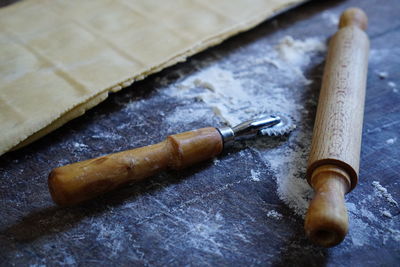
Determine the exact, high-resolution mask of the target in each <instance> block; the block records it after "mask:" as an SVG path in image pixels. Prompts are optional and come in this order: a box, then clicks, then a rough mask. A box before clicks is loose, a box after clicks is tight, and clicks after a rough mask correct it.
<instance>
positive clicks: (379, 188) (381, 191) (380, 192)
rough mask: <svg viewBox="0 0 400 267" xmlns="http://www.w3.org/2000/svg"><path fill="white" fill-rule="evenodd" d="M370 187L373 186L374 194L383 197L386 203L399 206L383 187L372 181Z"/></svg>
mask: <svg viewBox="0 0 400 267" xmlns="http://www.w3.org/2000/svg"><path fill="white" fill-rule="evenodd" d="M372 185H373V186H374V190H375V193H376V194H377V195H378V196H380V197H383V198H385V199H386V200H387V202H389V203H391V204H393V205H395V206H396V207H398V206H399V204H398V203H397V201H396V200H394V199H393V197H392V195H391V194H390V193H389V192H388V191H387V189H386V188H385V187H383V186H382V185H381V184H380V183H379V182H378V181H373V182H372Z"/></svg>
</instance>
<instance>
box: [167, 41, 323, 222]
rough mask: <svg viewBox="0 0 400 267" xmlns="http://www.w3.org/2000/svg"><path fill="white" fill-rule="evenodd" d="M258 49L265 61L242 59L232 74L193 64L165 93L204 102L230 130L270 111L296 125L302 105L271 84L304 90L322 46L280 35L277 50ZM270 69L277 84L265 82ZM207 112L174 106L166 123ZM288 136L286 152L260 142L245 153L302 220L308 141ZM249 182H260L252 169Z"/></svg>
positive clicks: (309, 195) (306, 198) (217, 66)
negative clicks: (260, 164)
mask: <svg viewBox="0 0 400 267" xmlns="http://www.w3.org/2000/svg"><path fill="white" fill-rule="evenodd" d="M262 49H263V50H264V51H265V57H263V58H250V59H249V58H246V59H245V60H243V62H241V65H240V66H239V67H238V68H239V71H237V72H233V71H230V70H227V69H225V68H223V65H221V64H209V65H206V66H202V65H199V70H198V71H197V72H195V73H193V74H191V75H190V76H189V77H184V75H179V76H180V78H179V79H178V81H177V82H176V83H175V84H173V85H171V86H169V87H168V88H167V90H166V91H165V93H166V94H168V95H170V96H174V97H178V98H180V99H188V100H189V99H197V100H199V101H200V102H203V103H205V104H206V106H208V107H209V108H210V109H211V110H212V111H213V112H214V113H215V114H216V115H217V116H218V117H220V118H221V119H222V120H223V121H224V122H225V123H226V124H228V125H230V126H234V125H236V124H238V123H240V122H242V121H244V120H247V119H249V118H252V117H254V116H256V115H259V114H262V113H269V112H270V111H279V112H281V113H287V114H290V115H291V116H293V117H294V119H295V120H296V119H299V120H300V119H301V116H302V113H305V111H304V110H305V109H304V107H303V105H300V104H297V103H296V101H295V98H294V97H291V96H290V95H291V93H288V91H289V89H288V88H285V87H282V83H279V84H277V80H278V81H283V84H285V82H286V83H287V84H291V85H293V84H298V85H299V86H302V87H304V86H309V84H310V83H311V81H310V80H308V79H307V78H306V77H305V76H304V74H303V71H302V69H304V68H305V67H306V66H307V65H308V64H309V63H310V62H311V57H313V56H314V55H315V54H316V53H319V52H323V51H325V50H326V46H325V43H324V42H323V41H322V40H320V39H317V38H307V39H304V40H295V39H294V38H292V37H291V36H286V37H284V38H283V39H282V40H280V41H279V42H278V43H277V45H275V46H270V47H268V46H266V47H263V48H262ZM271 68H273V69H274V70H275V74H274V75H278V79H277V77H273V78H271V74H270V71H271ZM254 75H264V77H265V79H264V80H265V81H263V84H259V83H257V82H256V81H255V80H256V79H254ZM268 79H269V80H268ZM271 79H272V80H271ZM161 83H162V81H161ZM192 103H193V101H192ZM207 112H209V110H204V109H201V108H193V110H190V108H189V109H188V107H178V108H177V110H176V111H175V112H174V113H173V114H172V115H171V116H169V117H167V118H166V121H167V122H169V123H174V122H175V123H176V122H177V121H179V120H181V121H185V120H187V119H188V118H189V119H192V120H193V119H194V118H199V117H202V116H207V115H206V114H207ZM188 114H190V115H191V116H187V115H188ZM292 136H294V137H293V138H294V139H296V140H298V141H297V142H294V143H293V144H291V145H290V147H288V146H281V147H268V144H264V142H265V141H256V146H255V147H252V148H251V149H254V151H255V152H256V153H258V154H259V155H260V156H261V158H262V159H263V160H265V161H266V163H267V164H268V165H270V166H271V168H272V170H273V171H274V172H275V173H276V176H275V177H276V183H277V187H278V195H279V197H280V199H281V200H283V201H284V202H285V203H286V204H287V205H288V206H289V207H290V208H292V209H293V211H294V212H295V213H296V214H298V215H300V216H304V215H305V212H306V210H307V208H308V203H309V201H310V199H311V198H312V196H313V190H312V189H311V188H310V186H309V185H308V183H307V181H306V180H305V178H304V173H305V170H306V159H307V157H308V153H309V150H308V149H309V147H310V141H311V140H310V136H309V134H306V133H304V131H298V132H297V131H295V132H294V133H292ZM263 148H264V149H263ZM265 148H267V149H265ZM251 179H252V180H253V181H259V180H260V178H259V172H258V171H257V170H253V171H252V172H251Z"/></svg>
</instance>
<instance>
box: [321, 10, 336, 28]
mask: <svg viewBox="0 0 400 267" xmlns="http://www.w3.org/2000/svg"><path fill="white" fill-rule="evenodd" d="M322 18H324V19H326V20H327V21H328V22H329V23H330V24H331V25H338V24H339V15H338V14H335V13H332V12H329V11H325V12H323V13H322Z"/></svg>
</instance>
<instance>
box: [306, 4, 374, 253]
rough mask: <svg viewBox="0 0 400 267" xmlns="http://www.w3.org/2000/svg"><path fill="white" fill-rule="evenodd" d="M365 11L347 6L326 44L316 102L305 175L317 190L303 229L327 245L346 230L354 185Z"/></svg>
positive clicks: (361, 101)
mask: <svg viewBox="0 0 400 267" xmlns="http://www.w3.org/2000/svg"><path fill="white" fill-rule="evenodd" d="M366 27H367V16H366V15H365V13H364V12H363V11H362V10H360V9H358V8H350V9H347V10H346V11H345V12H344V13H343V14H342V16H341V18H340V24H339V30H338V32H337V33H336V34H335V35H334V36H333V37H332V39H331V40H330V43H329V50H328V55H327V59H326V63H325V70H324V76H323V80H322V87H321V92H320V97H319V102H318V109H317V116H316V121H315V126H314V133H313V139H312V146H311V152H310V158H309V162H308V168H307V179H308V182H309V184H310V185H311V186H312V187H313V188H314V190H315V197H314V199H313V200H312V201H311V203H310V207H309V209H308V212H307V215H306V218H305V231H306V234H307V235H308V237H309V238H310V239H311V240H312V241H313V242H315V243H317V244H319V245H321V246H324V247H331V246H335V245H337V244H339V243H340V242H341V241H342V240H343V239H344V238H345V236H346V234H347V231H348V215H347V210H346V206H345V200H344V195H345V194H346V193H348V192H349V191H351V190H352V189H353V188H354V187H355V186H356V184H357V180H358V169H359V159H360V148H361V133H362V123H363V113H364V99H365V87H366V78H367V67H368V51H369V40H368V36H367V35H366V33H365V32H364V31H363V30H365V29H366Z"/></svg>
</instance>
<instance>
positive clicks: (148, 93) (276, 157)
mask: <svg viewBox="0 0 400 267" xmlns="http://www.w3.org/2000/svg"><path fill="white" fill-rule="evenodd" d="M3 2H4V3H5V2H7V1H3ZM383 2H384V3H383ZM349 6H359V7H362V8H363V9H364V10H365V11H366V12H367V13H368V16H369V19H370V21H369V29H368V34H369V36H370V38H371V57H370V65H369V75H368V88H367V98H366V105H365V120H364V130H363V143H362V154H361V169H360V181H359V184H358V186H357V188H356V189H355V190H354V191H353V192H351V193H350V194H349V195H348V196H347V197H346V200H347V202H348V208H349V214H350V232H349V234H348V236H347V237H346V239H345V240H344V242H343V243H342V244H340V245H339V246H337V247H335V248H331V249H324V248H320V247H317V246H314V245H312V244H311V243H310V242H309V241H308V240H307V239H306V238H305V235H304V231H303V218H302V217H301V215H299V214H301V211H299V210H296V207H298V206H301V203H294V202H291V201H293V200H296V199H295V198H285V194H286V193H287V194H290V192H285V191H282V186H283V185H282V184H279V183H280V182H283V181H297V182H298V183H299V185H301V184H302V183H303V182H304V181H303V180H302V179H303V177H304V170H305V162H306V157H307V154H308V151H309V144H310V139H311V133H312V127H313V118H314V116H315V110H316V102H317V97H318V91H319V84H320V82H321V75H322V66H323V57H324V52H322V51H319V52H318V51H317V52H315V53H313V54H312V55H310V62H309V63H308V64H306V66H302V68H301V70H302V73H303V74H302V75H304V77H303V78H305V79H303V80H302V79H300V78H297V79H294V78H293V77H286V78H284V79H283V78H282V76H281V75H280V74H279V73H278V72H279V70H277V69H276V68H275V67H274V66H273V64H272V63H271V62H269V63H268V62H267V61H262V60H260V61H257V60H255V59H257V58H264V57H265V53H267V51H266V49H265V48H266V47H269V48H271V49H272V48H273V47H274V45H276V44H278V43H279V41H280V40H282V38H284V37H285V36H291V37H292V38H294V39H296V40H305V39H307V38H308V39H309V38H317V39H318V40H322V41H323V42H325V41H326V40H327V38H328V37H329V36H330V35H331V34H332V33H334V32H335V30H336V25H335V22H336V21H335V19H336V18H337V17H338V15H339V14H340V13H341V12H342V11H343V10H344V9H345V8H346V7H349ZM399 14H400V5H399V3H398V1H396V0H387V1H378V0H364V1H361V0H358V1H357V0H351V1H312V2H310V3H307V4H305V5H303V6H300V7H298V8H296V9H294V10H292V11H289V12H287V13H285V14H282V15H280V16H278V17H276V18H274V19H272V20H269V21H267V22H265V23H263V24H262V25H260V26H258V27H257V28H255V29H253V30H251V31H249V32H246V33H242V34H240V35H238V36H236V37H233V38H231V39H229V40H227V41H226V42H224V43H223V44H221V45H219V46H217V47H214V48H211V49H208V50H206V51H204V52H202V53H200V54H199V55H196V56H194V57H192V58H191V59H189V60H188V61H187V62H185V63H181V64H178V65H176V66H174V67H171V68H168V69H166V70H164V71H162V72H160V73H158V74H155V75H152V76H150V77H148V78H146V79H145V80H144V81H141V82H137V83H135V84H134V85H132V86H131V87H129V88H126V89H124V90H123V91H121V92H119V93H116V94H112V95H110V97H109V98H108V99H107V101H105V102H103V103H102V104H100V105H99V106H97V107H96V108H94V109H92V110H90V111H89V112H87V113H86V114H85V115H84V116H82V117H80V118H78V119H75V120H73V121H71V122H69V123H67V124H66V125H64V126H63V127H61V128H60V129H58V130H56V131H55V132H53V133H51V134H49V135H48V136H46V137H45V138H42V139H41V140H39V141H37V142H35V143H34V144H31V145H29V146H28V147H26V148H23V149H21V150H18V151H16V152H11V153H8V154H6V155H3V156H1V157H0V203H1V207H0V218H1V221H0V248H1V249H0V265H2V266H9V265H16V266H28V265H29V266H30V265H31V266H41V265H48V266H58V265H81V266H87V265H89V266H90V265H93V266H99V265H104V266H109V265H113V264H115V265H144V266H166V265H171V266H183V265H193V266H207V265H208V266H228V265H229V266H230V265H232V266H248V265H254V266H259V265H261V266H268V265H274V266H321V265H329V266H349V265H355V266H377V265H378V266H395V265H398V264H399V262H400V221H399V217H400V216H399V214H400V210H399V206H398V204H397V205H396V202H400V190H399V182H398V177H399V172H400V161H399V160H400V157H399V156H400V152H399V151H400V149H399V148H400V147H399V144H400V136H399V133H400V93H399V90H400V67H399V62H400V48H399V46H398V44H399V43H400V19H399V16H398V15H399ZM243 66H245V67H243ZM210 67H211V68H216V69H217V70H223V71H227V72H229V73H231V74H232V75H233V76H234V77H235V79H238V80H241V81H245V86H248V88H249V89H248V90H250V91H252V92H253V93H254V92H255V93H257V94H259V95H260V96H262V97H265V101H266V105H267V106H269V107H271V108H273V109H276V108H277V107H278V108H279V109H282V110H283V111H285V112H290V113H292V116H293V117H294V118H295V119H296V121H297V126H298V127H297V129H296V130H295V131H294V132H293V133H292V134H291V135H290V136H288V137H281V138H263V139H261V140H258V141H248V142H244V143H241V144H239V145H238V146H235V147H233V148H230V149H228V150H227V151H225V152H224V153H223V154H222V155H221V156H219V157H218V158H216V159H214V160H210V161H207V162H204V163H201V164H199V165H197V166H193V167H192V168H188V169H186V170H184V171H179V172H173V171H171V172H165V173H162V174H160V175H157V176H155V177H152V178H151V179H149V180H147V181H143V182H141V183H139V184H136V185H131V186H128V187H126V188H123V189H121V190H118V191H116V192H113V193H110V194H108V195H106V196H102V197H100V198H99V199H96V200H94V201H91V202H88V203H85V204H84V205H81V206H78V207H73V208H58V207H57V206H55V205H54V204H53V202H52V201H51V198H50V195H49V193H48V189H47V175H48V173H49V171H50V169H52V168H54V167H56V166H61V165H64V164H68V163H72V162H75V161H79V160H84V159H88V158H92V157H97V156H100V155H103V154H106V153H111V152H116V151H120V150H123V149H129V148H134V147H138V146H143V145H147V144H151V143H154V142H158V141H161V140H162V139H163V138H165V137H166V136H167V135H169V134H173V133H177V132H181V131H186V130H191V129H195V128H200V127H204V126H212V125H215V126H218V125H221V124H222V123H223V122H222V120H221V119H220V118H219V117H217V116H215V115H214V113H213V112H212V109H211V108H210V106H207V105H206V103H204V102H203V101H202V100H201V99H200V100H199V99H198V98H196V97H192V96H193V95H185V94H183V95H174V94H171V92H172V91H171V90H174V89H173V88H176V84H180V83H182V79H187V78H190V77H192V76H193V77H197V76H198V75H199V72H202V71H204V70H205V69H209V68H210ZM196 75H197V76H196ZM292 78H293V79H292ZM309 80H310V81H312V82H308V81H309ZM267 85H268V86H269V87H268V86H267ZM271 85H273V86H272V87H273V88H275V89H271V88H272V87H271ZM267 87H268V88H270V89H268V88H267ZM263 88H264V89H263ZM278 88H279V90H278ZM199 90H201V89H199ZM257 90H259V91H257ZM176 92H177V91H176ZM278 95H279V97H278ZM285 101H287V103H286V102H285ZM289 105H290V107H289ZM286 176H290V177H292V178H293V177H294V178H293V179H294V180H287V179H285V177H286ZM282 177H283V178H282ZM285 186H286V187H285ZM280 188H281V189H280ZM283 188H284V190H287V189H288V188H291V187H290V186H287V185H284V186H283ZM297 188H298V187H297ZM307 190H308V189H307V188H306V189H305V191H307ZM300 200H302V199H300Z"/></svg>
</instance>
